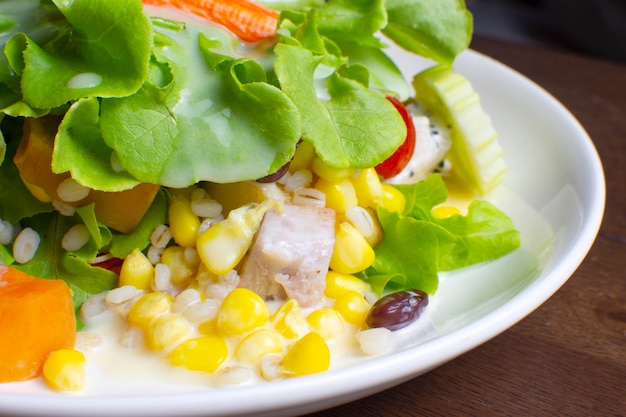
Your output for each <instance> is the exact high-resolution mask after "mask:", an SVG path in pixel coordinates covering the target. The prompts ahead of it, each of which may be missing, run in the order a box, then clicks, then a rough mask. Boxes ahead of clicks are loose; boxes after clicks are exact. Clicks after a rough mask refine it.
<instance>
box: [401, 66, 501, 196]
mask: <svg viewBox="0 0 626 417" xmlns="http://www.w3.org/2000/svg"><path fill="white" fill-rule="evenodd" d="M413 87H414V88H415V98H416V99H417V100H418V101H420V102H421V103H422V105H423V106H424V107H426V109H427V110H428V111H429V112H431V113H432V114H433V115H435V116H439V117H441V118H443V119H444V120H446V122H447V123H448V124H449V125H450V128H451V141H452V147H451V149H450V152H449V153H448V158H449V160H450V162H451V163H452V175H454V176H456V177H458V178H459V179H460V180H462V181H463V182H465V183H466V184H467V185H468V186H470V187H471V188H473V189H474V190H476V191H477V192H478V193H479V194H483V195H484V194H486V193H488V192H489V191H491V190H493V189H494V188H495V187H496V186H497V185H498V184H500V183H501V182H502V181H503V180H504V175H505V172H506V165H505V163H504V159H503V158H502V153H503V152H502V147H501V146H500V144H499V142H498V133H497V132H496V130H495V129H494V127H493V125H492V124H491V118H490V117H489V115H488V114H487V113H485V111H484V110H483V108H482V106H481V105H480V98H479V96H478V94H477V93H476V92H475V91H474V89H473V88H472V85H471V84H470V82H469V81H468V80H467V79H466V78H465V77H463V76H462V75H460V74H457V73H456V72H454V70H453V69H452V68H451V67H449V66H445V65H436V66H434V67H430V68H428V69H426V70H424V71H422V72H420V73H419V74H417V75H416V76H415V78H414V79H413Z"/></svg>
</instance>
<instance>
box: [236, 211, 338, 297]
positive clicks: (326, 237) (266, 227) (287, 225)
mask: <svg viewBox="0 0 626 417" xmlns="http://www.w3.org/2000/svg"><path fill="white" fill-rule="evenodd" d="M334 246H335V211H334V210H332V209H329V208H324V207H312V206H295V205H290V204H285V206H284V212H283V213H282V214H279V213H277V212H275V211H269V212H267V213H266V214H265V217H264V219H263V223H262V224H261V228H260V229H259V232H258V235H257V237H256V240H255V242H254V244H253V246H252V248H251V250H250V254H249V256H248V259H247V260H246V262H245V264H244V266H243V269H242V271H241V274H240V275H241V279H240V282H239V286H240V287H245V288H248V289H250V290H252V291H254V292H256V293H257V294H259V295H260V296H261V297H263V298H265V299H266V300H283V299H286V298H293V299H295V300H296V301H298V303H299V304H300V305H301V306H303V307H306V306H312V305H315V304H316V303H318V302H320V301H321V300H322V297H323V295H324V288H325V285H326V272H327V271H328V264H329V263H330V257H331V255H332V253H333V248H334Z"/></svg>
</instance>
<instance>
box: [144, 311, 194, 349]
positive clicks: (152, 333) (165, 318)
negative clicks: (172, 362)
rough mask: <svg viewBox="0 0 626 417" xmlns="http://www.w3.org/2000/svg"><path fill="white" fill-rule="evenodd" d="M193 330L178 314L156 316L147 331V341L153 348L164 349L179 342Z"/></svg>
mask: <svg viewBox="0 0 626 417" xmlns="http://www.w3.org/2000/svg"><path fill="white" fill-rule="evenodd" d="M190 331H191V325H190V324H189V322H188V321H187V320H185V319H184V318H182V317H181V316H179V315H178V314H164V315H161V316H158V317H155V318H154V320H152V322H150V325H149V326H148V329H147V331H146V342H147V344H148V347H149V348H150V349H152V350H162V349H165V348H166V347H168V346H172V345H173V344H175V343H177V342H179V341H180V340H181V339H183V338H184V337H185V336H187V335H188V334H189V332H190Z"/></svg>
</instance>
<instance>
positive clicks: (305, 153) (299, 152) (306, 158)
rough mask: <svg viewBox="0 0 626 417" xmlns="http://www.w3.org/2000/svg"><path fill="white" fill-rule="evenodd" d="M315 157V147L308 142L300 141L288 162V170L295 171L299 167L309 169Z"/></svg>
mask: <svg viewBox="0 0 626 417" xmlns="http://www.w3.org/2000/svg"><path fill="white" fill-rule="evenodd" d="M313 159H315V148H313V145H312V144H311V143H309V142H300V144H298V147H297V148H296V152H295V153H294V155H293V158H292V159H291V162H290V163H289V172H296V171H298V170H300V169H309V168H310V167H311V164H312V163H313Z"/></svg>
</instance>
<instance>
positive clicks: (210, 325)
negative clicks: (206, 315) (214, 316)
mask: <svg viewBox="0 0 626 417" xmlns="http://www.w3.org/2000/svg"><path fill="white" fill-rule="evenodd" d="M198 332H200V333H201V334H215V333H217V320H209V321H204V322H202V323H200V324H198Z"/></svg>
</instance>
